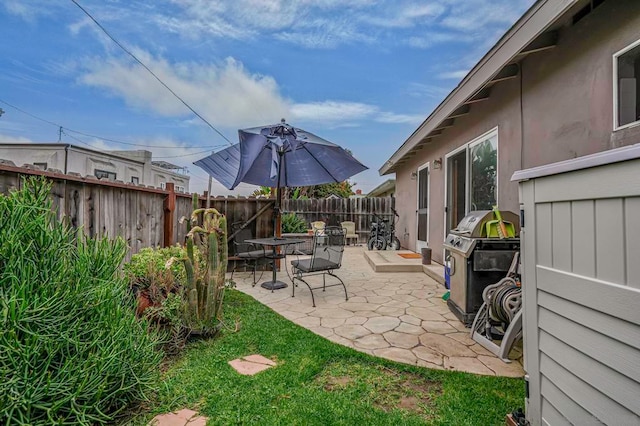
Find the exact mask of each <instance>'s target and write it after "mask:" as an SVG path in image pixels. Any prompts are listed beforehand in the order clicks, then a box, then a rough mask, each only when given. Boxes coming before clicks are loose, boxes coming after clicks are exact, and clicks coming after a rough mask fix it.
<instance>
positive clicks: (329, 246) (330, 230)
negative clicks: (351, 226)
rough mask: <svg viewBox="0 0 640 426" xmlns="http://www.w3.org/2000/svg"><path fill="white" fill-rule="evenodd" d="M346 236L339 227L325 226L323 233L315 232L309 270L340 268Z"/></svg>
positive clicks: (343, 230) (344, 231)
mask: <svg viewBox="0 0 640 426" xmlns="http://www.w3.org/2000/svg"><path fill="white" fill-rule="evenodd" d="M346 235H347V232H346V230H345V229H344V228H341V227H339V226H327V227H325V228H324V230H323V231H320V230H318V231H316V234H315V236H314V245H313V254H312V257H311V265H310V269H311V270H312V271H318V270H323V269H324V270H327V269H338V268H340V266H342V255H343V253H344V246H345V243H346Z"/></svg>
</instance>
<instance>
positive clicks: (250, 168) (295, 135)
mask: <svg viewBox="0 0 640 426" xmlns="http://www.w3.org/2000/svg"><path fill="white" fill-rule="evenodd" d="M238 134H239V139H240V143H238V144H236V145H233V146H231V147H229V148H226V149H224V150H222V151H219V152H216V153H214V154H211V155H209V156H208V157H205V158H203V159H201V160H198V161H196V162H194V164H195V165H196V166H198V167H201V168H202V169H204V170H205V171H206V172H207V173H208V174H209V175H210V176H212V177H213V178H215V179H216V180H217V181H219V182H220V183H222V184H223V185H224V186H225V187H226V188H228V189H233V188H235V187H236V186H238V184H240V183H241V182H244V183H249V184H254V185H261V186H268V187H276V188H282V187H296V186H309V185H320V184H323V183H332V182H342V181H344V180H346V179H348V178H350V177H351V176H353V175H355V174H357V173H360V172H362V171H364V170H367V168H368V167H366V166H364V165H363V164H362V163H360V162H359V161H358V160H356V159H355V158H354V157H353V156H352V155H351V153H349V152H348V151H347V150H345V149H344V148H342V147H340V146H338V145H336V144H334V143H331V142H329V141H327V140H325V139H322V138H321V137H319V136H316V135H314V134H313V133H310V132H307V131H304V130H302V129H299V128H295V127H292V126H290V125H288V124H286V123H285V120H284V119H283V120H282V122H281V123H280V124H274V125H269V126H260V127H254V128H250V129H244V130H239V131H238Z"/></svg>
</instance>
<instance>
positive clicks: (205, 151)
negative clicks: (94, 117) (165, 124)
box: [62, 128, 211, 159]
mask: <svg viewBox="0 0 640 426" xmlns="http://www.w3.org/2000/svg"><path fill="white" fill-rule="evenodd" d="M62 129H63V131H62V134H63V135H65V136H68V137H70V138H71V139H73V140H75V141H77V142H80V143H81V144H83V145H86V146H88V147H89V148H91V149H93V150H95V151H98V152H102V153H105V154H110V152H108V151H104V150H101V149H98V148H96V147H94V146H93V145H91V144H89V143H87V142H85V141H83V140H82V139H79V138H77V137H75V136H73V135H70V134H69V133H67V132H65V131H64V130H68V129H64V128H62ZM177 148H180V147H177ZM210 152H211V150H210V149H207V150H204V151H198V152H192V153H190V154H182V155H164V156H154V157H153V159H158V158H180V157H189V156H191V155H200V154H204V153H210Z"/></svg>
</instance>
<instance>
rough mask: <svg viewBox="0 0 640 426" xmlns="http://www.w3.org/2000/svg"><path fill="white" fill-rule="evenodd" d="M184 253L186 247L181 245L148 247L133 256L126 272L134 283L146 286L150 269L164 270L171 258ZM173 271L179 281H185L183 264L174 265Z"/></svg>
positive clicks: (126, 265)
mask: <svg viewBox="0 0 640 426" xmlns="http://www.w3.org/2000/svg"><path fill="white" fill-rule="evenodd" d="M183 255H184V248H182V247H181V246H179V245H175V246H171V247H164V248H158V249H153V248H150V247H146V248H143V249H142V250H140V251H139V252H138V253H136V254H134V255H133V256H131V261H129V262H128V263H126V264H125V265H124V272H125V274H126V275H127V277H128V278H129V280H130V281H131V284H132V285H134V284H135V285H138V286H140V287H142V288H146V287H148V283H147V282H145V280H146V279H147V278H148V275H149V271H150V270H151V271H163V270H165V265H166V263H167V261H168V260H169V259H171V258H172V257H181V256H183ZM171 272H172V274H173V276H174V278H175V279H176V280H177V281H180V282H182V281H184V278H185V275H184V268H183V267H182V266H181V265H178V264H174V265H172V266H171Z"/></svg>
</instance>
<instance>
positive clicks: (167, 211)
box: [164, 182, 176, 247]
mask: <svg viewBox="0 0 640 426" xmlns="http://www.w3.org/2000/svg"><path fill="white" fill-rule="evenodd" d="M165 188H166V190H167V191H168V192H169V194H167V198H165V199H164V247H170V246H172V245H173V243H174V241H173V239H174V235H173V222H174V219H175V215H176V192H175V189H174V185H173V182H167V184H166V186H165Z"/></svg>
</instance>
